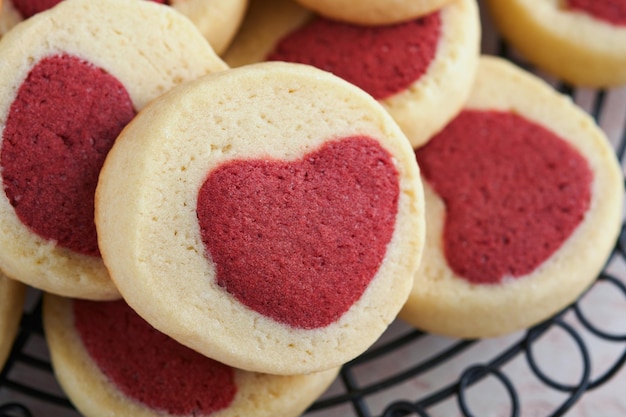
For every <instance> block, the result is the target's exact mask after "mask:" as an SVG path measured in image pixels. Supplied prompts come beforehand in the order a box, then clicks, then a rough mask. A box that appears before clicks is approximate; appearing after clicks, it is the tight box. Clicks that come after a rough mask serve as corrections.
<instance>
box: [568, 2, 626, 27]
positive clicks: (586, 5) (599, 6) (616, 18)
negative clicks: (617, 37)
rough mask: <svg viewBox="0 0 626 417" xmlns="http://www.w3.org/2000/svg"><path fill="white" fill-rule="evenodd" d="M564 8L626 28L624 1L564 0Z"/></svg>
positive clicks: (625, 6)
mask: <svg viewBox="0 0 626 417" xmlns="http://www.w3.org/2000/svg"><path fill="white" fill-rule="evenodd" d="M565 4H566V7H567V8H569V9H571V10H577V11H581V12H584V13H588V14H590V15H591V16H593V17H595V18H597V19H600V20H604V21H605V22H608V23H611V24H614V25H618V26H626V0H566V1H565Z"/></svg>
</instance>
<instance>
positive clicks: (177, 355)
mask: <svg viewBox="0 0 626 417" xmlns="http://www.w3.org/2000/svg"><path fill="white" fill-rule="evenodd" d="M73 312H74V323H75V326H76V330H77V331H78V333H79V335H80V337H81V339H82V341H83V344H84V346H85V348H86V350H87V352H88V353H89V355H90V356H91V358H92V359H93V361H94V362H95V363H96V365H97V366H98V368H100V370H101V371H102V373H103V374H104V375H106V377H107V378H109V380H110V381H111V382H112V383H113V384H115V386H116V387H117V388H118V389H119V390H120V391H121V392H122V393H124V394H125V395H126V396H128V397H130V398H132V399H134V400H135V401H138V402H140V403H142V404H144V405H146V406H147V407H150V408H152V409H154V410H159V411H164V412H167V413H168V414H173V415H185V416H192V415H193V416H195V415H202V416H208V415H210V414H212V413H215V412H217V411H219V410H222V409H225V408H227V407H228V406H229V405H230V404H231V402H232V401H233V398H234V396H235V394H236V391H237V387H236V385H235V375H234V370H233V369H232V368H230V367H229V366H226V365H224V364H221V363H219V362H216V361H214V360H212V359H209V358H207V357H205V356H202V355H200V354H199V353H197V352H195V351H193V350H191V349H189V348H187V347H185V346H183V345H181V344H179V343H177V342H176V341H174V340H173V339H171V338H170V337H168V336H166V335H164V334H163V333H161V332H159V331H157V330H155V329H154V328H153V327H152V326H150V325H149V324H148V323H147V322H145V321H144V320H143V319H142V318H141V317H139V316H138V315H137V314H136V313H135V312H134V311H133V310H132V309H131V308H130V307H128V305H127V304H126V303H124V302H123V301H109V302H96V301H85V300H75V301H74V306H73Z"/></svg>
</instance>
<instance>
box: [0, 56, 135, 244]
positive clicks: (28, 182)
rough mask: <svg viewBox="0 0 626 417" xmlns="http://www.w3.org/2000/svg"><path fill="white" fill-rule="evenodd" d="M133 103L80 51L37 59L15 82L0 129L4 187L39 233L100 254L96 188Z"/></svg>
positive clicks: (21, 215)
mask: <svg viewBox="0 0 626 417" xmlns="http://www.w3.org/2000/svg"><path fill="white" fill-rule="evenodd" d="M134 115H135V110H134V109H133V105H132V102H131V100H130V97H129V96H128V93H127V92H126V89H125V88H124V86H123V85H122V84H121V83H120V82H119V81H118V80H117V79H115V78H114V77H113V76H111V75H110V74H108V73H106V72H105V71H104V70H102V69H101V68H97V67H96V66H94V65H93V64H91V63H89V62H86V61H83V60H81V59H79V58H76V57H72V56H68V55H58V56H52V57H48V58H44V59H42V60H41V61H40V62H38V63H37V64H36V65H35V66H34V67H33V69H32V70H31V71H30V73H29V74H28V77H27V78H26V80H24V82H23V83H22V85H21V86H20V87H19V90H18V92H17V96H16V97H15V100H14V101H13V103H12V104H11V107H10V109H9V114H8V118H7V121H6V124H5V128H4V131H3V137H2V151H1V153H0V164H1V165H2V179H3V181H4V191H5V193H6V195H7V197H8V199H9V201H10V203H11V205H12V206H13V207H14V209H15V213H16V214H17V216H18V218H19V219H20V221H22V222H23V223H24V224H25V225H26V226H28V227H29V228H30V229H31V230H32V231H33V232H35V233H37V234H38V235H39V236H41V237H43V238H45V239H50V240H54V241H56V242H57V243H58V244H59V245H60V246H63V247H66V248H69V249H71V250H74V251H76V252H79V253H83V254H87V255H94V256H96V255H99V251H98V242H97V236H96V227H95V224H94V194H95V189H96V184H97V181H98V175H99V173H100V169H101V167H102V164H103V163H104V159H105V157H106V155H107V153H108V152H109V150H110V148H111V146H112V145H113V142H114V141H115V139H116V138H117V135H118V134H119V132H120V131H121V130H122V128H123V127H124V126H125V125H126V124H127V123H128V122H129V121H130V120H131V119H132V118H133V117H134Z"/></svg>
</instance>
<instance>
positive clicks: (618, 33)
mask: <svg viewBox="0 0 626 417" xmlns="http://www.w3.org/2000/svg"><path fill="white" fill-rule="evenodd" d="M486 5H487V6H488V8H489V11H490V12H491V16H492V17H493V20H494V23H495V25H496V27H497V28H498V30H499V31H500V32H501V34H502V35H503V37H504V38H505V39H506V40H507V41H509V42H510V43H511V45H512V46H514V47H515V48H516V49H517V50H519V51H520V52H521V53H522V55H523V56H524V58H526V59H528V60H529V61H530V62H531V63H533V64H535V65H536V66H537V67H538V68H540V69H543V70H545V71H547V72H549V73H551V74H552V75H554V76H556V77H559V78H561V79H563V80H565V81H567V82H569V83H572V84H574V85H581V86H589V87H612V86H619V85H624V84H626V2H624V1H623V0H591V1H590V0H546V1H535V0H506V1H501V0H489V1H487V2H486Z"/></svg>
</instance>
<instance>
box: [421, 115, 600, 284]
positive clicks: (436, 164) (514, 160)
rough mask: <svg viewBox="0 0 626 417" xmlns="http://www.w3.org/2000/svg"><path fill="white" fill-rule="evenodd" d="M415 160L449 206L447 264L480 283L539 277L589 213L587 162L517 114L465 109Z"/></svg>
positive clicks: (444, 238)
mask: <svg viewBox="0 0 626 417" xmlns="http://www.w3.org/2000/svg"><path fill="white" fill-rule="evenodd" d="M415 154H416V157H417V161H418V164H419V165H420V167H421V169H422V175H423V176H424V177H425V178H426V179H427V180H428V182H429V183H430V184H431V185H432V187H433V188H434V190H435V191H436V193H437V194H438V195H439V196H440V197H441V198H442V200H443V201H444V202H445V206H446V219H445V226H444V236H443V242H444V251H445V256H446V259H447V262H448V264H449V266H450V267H451V268H452V270H453V271H454V272H455V273H456V274H457V275H459V276H461V277H463V278H465V279H467V280H468V281H470V282H473V283H481V284H495V283H500V282H502V280H503V279H505V278H511V277H513V278H515V277H520V276H523V275H526V274H529V273H531V272H533V271H534V270H535V269H536V268H537V267H538V266H539V265H540V264H541V263H542V262H544V261H545V260H546V259H548V258H549V257H550V256H551V255H552V254H553V253H554V252H555V251H556V250H558V248H559V247H560V246H561V245H562V244H563V242H565V240H566V239H568V238H569V236H570V235H571V234H572V233H573V232H574V230H575V229H576V227H577V226H578V225H579V224H580V222H581V221H582V220H583V218H584V216H585V213H586V212H587V210H588V208H589V204H590V199H591V182H592V180H593V173H592V172H591V169H590V168H589V164H588V163H587V161H586V160H585V158H584V157H583V156H582V155H581V154H580V153H579V152H578V151H577V150H576V149H574V148H573V147H572V146H571V145H570V144H569V143H567V142H565V141H564V140H563V139H561V138H560V137H559V136H557V135H556V134H555V133H553V132H552V131H550V130H548V129H546V128H545V127H543V126H541V125H539V124H536V123H534V122H532V121H530V120H527V119H525V118H523V117H521V116H518V115H516V114H514V113H506V112H497V111H469V110H467V111H464V112H462V113H461V114H460V115H459V116H458V117H457V118H456V119H454V120H453V121H452V122H451V123H450V124H449V125H448V126H446V128H445V129H444V130H443V131H442V132H440V133H439V134H438V135H436V136H435V137H434V138H433V139H432V140H431V141H430V142H429V143H428V144H427V145H426V146H424V147H422V148H419V149H417V150H416V152H415Z"/></svg>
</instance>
